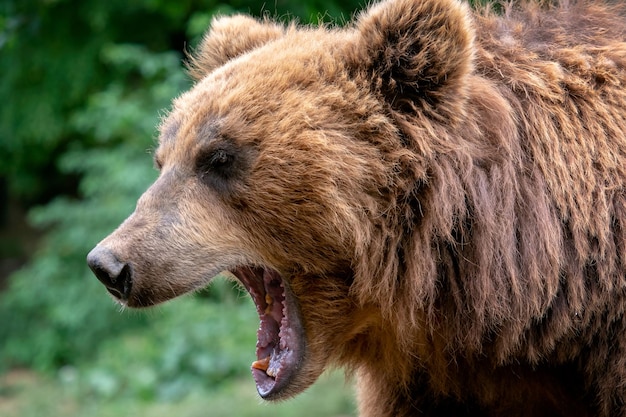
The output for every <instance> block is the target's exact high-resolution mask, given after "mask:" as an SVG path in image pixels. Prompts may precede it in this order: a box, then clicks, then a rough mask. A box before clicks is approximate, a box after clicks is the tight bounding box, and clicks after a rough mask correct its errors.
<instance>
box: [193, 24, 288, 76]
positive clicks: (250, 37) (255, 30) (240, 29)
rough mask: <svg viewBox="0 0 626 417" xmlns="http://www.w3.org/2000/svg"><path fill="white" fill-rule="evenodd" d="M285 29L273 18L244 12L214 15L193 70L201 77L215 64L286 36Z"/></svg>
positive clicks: (196, 56) (195, 74) (196, 55)
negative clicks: (255, 16)
mask: <svg viewBox="0 0 626 417" xmlns="http://www.w3.org/2000/svg"><path fill="white" fill-rule="evenodd" d="M284 33H285V29H284V27H282V26H280V25H278V24H276V23H274V22H271V21H269V20H263V21H258V20H255V19H253V18H251V17H249V16H243V15H233V16H221V17H217V18H214V19H213V21H212V22H211V27H210V29H209V30H208V31H207V32H206V34H205V35H204V38H203V39H202V41H201V42H200V45H199V46H198V48H197V50H196V51H195V53H194V54H193V55H192V56H191V57H190V58H189V62H188V68H189V74H190V75H191V77H192V78H193V79H194V80H196V81H199V80H201V79H202V78H204V77H205V76H206V75H207V74H209V73H210V72H211V71H213V70H214V69H215V68H217V67H220V66H222V65H224V64H225V63H226V62H228V61H230V60H231V59H233V58H236V57H238V56H240V55H243V54H245V53H246V52H249V51H251V50H253V49H256V48H258V47H260V46H263V45H264V44H266V43H268V42H271V41H273V40H275V39H278V38H280V37H282V36H283V35H284Z"/></svg>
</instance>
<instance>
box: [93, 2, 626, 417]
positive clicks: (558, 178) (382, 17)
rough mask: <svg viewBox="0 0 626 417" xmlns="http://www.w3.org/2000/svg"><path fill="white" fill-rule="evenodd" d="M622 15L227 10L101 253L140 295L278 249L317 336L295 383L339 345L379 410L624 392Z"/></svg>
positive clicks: (363, 409) (578, 412) (616, 402)
mask: <svg viewBox="0 0 626 417" xmlns="http://www.w3.org/2000/svg"><path fill="white" fill-rule="evenodd" d="M624 22H625V20H624V17H623V13H622V11H621V9H618V8H617V7H616V6H607V5H603V4H599V3H585V2H579V3H574V2H571V3H565V2H564V3H563V4H560V5H558V6H545V7H540V6H539V5H537V4H535V3H524V4H523V5H512V6H508V7H505V10H504V13H503V15H502V16H500V15H497V14H495V13H492V12H490V11H489V10H483V11H480V12H471V11H470V10H469V8H468V7H467V6H466V5H464V4H461V3H459V2H457V1H456V0H389V1H386V2H384V3H380V4H378V5H374V6H373V7H371V8H370V9H369V10H367V11H365V12H363V13H362V14H361V15H360V16H359V17H358V18H357V19H356V21H355V23H354V24H353V25H350V26H348V27H347V28H344V29H338V28H333V29H329V28H301V27H296V26H293V25H292V26H288V27H282V26H279V25H277V24H275V23H272V22H266V21H265V22H257V21H255V20H253V19H250V18H246V17H243V16H237V17H224V18H220V19H218V20H216V21H215V22H214V24H213V28H212V30H211V31H209V32H208V33H207V36H206V38H205V39H204V41H203V43H202V45H201V47H200V48H199V51H198V53H197V55H196V56H195V58H194V60H193V64H192V67H193V68H192V74H193V75H194V76H195V78H196V80H197V84H196V86H195V87H194V88H193V89H192V90H191V91H190V92H188V93H186V94H184V95H182V96H181V97H180V98H178V99H177V100H176V101H175V103H174V108H173V110H172V112H171V114H170V115H169V116H168V117H167V119H166V120H165V121H164V122H163V125H162V127H161V139H160V146H159V149H158V151H157V153H156V161H157V164H158V166H159V168H160V169H161V176H160V177H159V179H158V180H157V181H156V183H155V184H154V185H153V186H152V187H151V188H150V189H149V190H148V191H147V192H146V194H144V196H143V197H142V198H141V199H140V200H139V202H138V205H137V209H136V211H135V213H134V214H133V215H132V216H131V217H130V218H129V219H128V220H127V221H126V222H125V223H124V224H123V225H122V226H120V228H119V229H118V230H117V231H116V232H114V233H113V234H112V235H111V236H109V237H108V238H107V239H105V240H104V241H103V242H101V243H100V245H99V246H98V248H96V250H95V251H97V253H96V252H93V253H92V255H90V263H91V264H92V267H94V269H95V270H97V269H98V268H100V269H102V267H101V265H103V264H104V263H106V262H105V260H103V259H105V258H106V259H116V260H117V261H119V262H122V263H123V264H120V265H119V268H118V269H121V270H122V271H124V269H122V268H127V273H128V274H130V272H128V271H132V288H130V281H129V284H128V285H129V288H126V287H124V288H121V287H120V288H119V291H118V293H119V294H117V295H120V294H122V293H123V294H124V296H123V297H122V298H123V299H124V300H125V302H127V303H128V305H130V306H147V305H152V304H155V303H158V302H161V301H165V300H167V299H170V298H172V297H174V296H177V295H179V294H182V293H185V292H188V291H191V290H193V289H195V288H198V287H200V286H202V285H204V284H205V283H206V282H207V280H208V278H209V277H210V276H213V275H215V274H216V273H217V272H219V271H220V270H223V269H231V270H232V268H234V267H238V266H241V265H255V266H263V267H268V268H272V269H273V270H276V271H278V272H279V273H280V275H281V276H282V277H283V279H284V280H285V286H286V287H287V288H288V290H289V291H290V292H291V293H292V294H293V296H294V297H295V299H296V300H297V305H298V306H299V311H300V315H301V317H302V322H303V327H304V332H305V339H306V354H305V358H304V360H303V362H302V364H300V368H299V371H298V374H297V375H296V376H295V377H294V379H293V381H291V384H290V385H289V387H288V388H286V389H285V390H284V392H283V393H282V394H281V395H280V397H285V396H289V395H293V394H295V393H297V392H300V391H301V390H303V389H304V388H306V387H307V386H308V385H310V384H311V383H312V382H313V381H314V380H315V379H316V378H317V376H318V375H319V374H320V373H321V372H322V371H323V370H324V369H325V368H326V367H327V366H330V365H340V366H344V367H346V368H347V369H349V370H351V371H354V373H355V374H356V375H357V378H358V387H359V409H360V413H361V415H363V416H370V417H374V416H389V417H391V416H394V417H402V416H503V415H506V416H601V417H609V416H611V417H615V416H626V319H624V310H625V308H626V265H625V264H624V261H623V259H622V258H623V254H624V253H625V249H626V248H625V245H626V226H625V225H624V224H623V223H625V222H626V193H625V189H624V186H625V182H626V172H625V171H626V133H625V132H626V90H625V89H624V86H625V85H626V70H625V65H626V43H624V39H625V33H624V30H625V29H626V24H625V23H624ZM114 272H115V273H116V274H117V272H119V271H114ZM120 276H121V275H120ZM101 279H102V278H101ZM114 284H115V280H113V285H114ZM110 285H111V284H109V286H110ZM114 291H115V290H114Z"/></svg>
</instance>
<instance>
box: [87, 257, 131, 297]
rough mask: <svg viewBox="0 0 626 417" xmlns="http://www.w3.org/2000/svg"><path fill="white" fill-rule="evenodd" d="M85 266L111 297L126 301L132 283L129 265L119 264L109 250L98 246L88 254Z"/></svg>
mask: <svg viewBox="0 0 626 417" xmlns="http://www.w3.org/2000/svg"><path fill="white" fill-rule="evenodd" d="M87 264H88V265H89V268H91V270H92V271H93V273H94V274H95V275H96V277H97V278H98V280H100V282H102V283H103V284H104V286H105V287H106V289H107V290H108V291H109V293H111V295H113V296H114V297H115V298H116V299H118V300H119V301H121V302H125V301H127V300H128V296H129V294H130V290H131V288H132V283H133V278H132V271H131V268H130V265H129V264H127V263H125V262H121V261H120V260H119V259H118V258H117V257H116V256H115V254H114V253H113V252H112V251H111V250H110V249H108V248H104V247H102V246H100V245H98V246H96V247H95V248H94V249H92V250H91V252H89V254H88V255H87Z"/></svg>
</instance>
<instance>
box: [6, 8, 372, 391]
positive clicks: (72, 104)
mask: <svg viewBox="0 0 626 417" xmlns="http://www.w3.org/2000/svg"><path fill="white" fill-rule="evenodd" d="M361 3H362V2H361V1H357V0H351V1H341V2H339V1H335V0H305V1H301V0H298V1H296V0H276V1H275V2H274V3H267V2H265V1H259V0H233V1H231V2H229V3H222V2H219V1H215V0H179V1H169V0H137V1H131V2H129V1H126V0H109V1H100V0H49V1H36V0H0V74H1V77H0V99H1V100H2V105H0V232H1V231H2V229H3V228H4V229H10V226H11V225H10V224H7V222H9V221H10V220H7V219H10V217H8V215H7V212H8V211H9V209H8V207H9V205H11V206H17V207H19V208H20V209H21V210H22V211H25V212H27V213H28V216H27V219H28V223H29V225H30V228H34V229H36V230H37V231H38V232H37V235H38V236H40V238H39V239H38V241H37V243H38V244H37V246H36V247H37V250H36V251H35V252H31V251H29V250H27V249H25V248H23V247H22V244H21V243H20V242H21V240H20V236H11V235H9V236H6V233H5V236H3V237H2V239H1V240H0V260H2V259H3V258H4V259H6V258H10V257H12V256H18V257H19V256H23V257H27V258H28V262H27V263H26V264H25V265H24V266H23V267H22V268H21V269H19V270H17V271H16V272H14V273H13V274H12V275H11V276H10V278H9V279H8V280H7V281H6V282H5V284H4V289H3V290H1V291H0V374H1V373H2V372H3V371H8V370H10V369H15V368H18V367H19V368H29V369H35V370H37V371H39V372H47V373H49V374H52V375H59V377H61V378H65V379H67V380H71V381H78V382H76V384H77V385H76V386H77V387H81V388H80V389H79V388H77V389H79V390H81V395H83V394H84V395H91V396H99V397H105V398H108V397H113V396H124V395H126V396H133V397H137V396H138V397H141V398H145V399H153V398H159V399H172V398H174V399H175V398H180V397H182V396H184V395H186V393H189V392H191V391H193V389H194V388H192V387H211V386H214V385H216V384H218V383H220V382H221V381H224V380H225V379H228V378H231V377H237V376H238V375H240V374H242V373H247V372H248V364H249V363H250V361H251V359H252V358H251V356H252V355H253V352H254V340H255V327H256V325H257V318H256V317H255V313H254V308H253V307H252V306H251V305H249V301H248V299H247V297H245V296H240V295H239V294H238V293H237V291H236V290H233V289H232V288H231V287H232V285H231V284H229V283H228V282H227V281H225V280H222V281H218V282H217V283H215V284H214V285H213V286H212V288H211V289H210V290H209V293H208V294H209V295H206V294H203V295H201V296H192V297H187V298H186V299H184V300H179V301H176V302H174V303H172V304H170V305H168V306H165V307H161V308H159V309H157V310H153V311H152V312H150V313H148V314H142V313H132V312H120V311H119V307H117V306H115V304H114V303H113V302H112V301H111V300H110V299H109V298H108V296H107V295H106V291H105V290H104V289H103V288H102V287H101V285H100V284H99V283H98V282H97V280H96V279H95V278H94V277H93V276H92V275H91V273H90V272H89V271H88V269H87V267H86V265H85V256H86V254H87V252H88V251H89V250H90V249H91V248H92V247H93V246H94V245H95V244H96V243H97V242H98V241H99V240H100V239H101V238H102V237H104V236H105V235H107V234H108V233H109V232H110V231H112V230H113V229H114V228H115V227H116V226H117V225H118V224H119V223H120V222H121V221H122V220H123V219H124V218H125V217H126V216H127V215H128V214H129V213H130V212H131V211H132V209H133V207H134V204H135V201H136V199H137V197H138V196H139V195H140V194H141V192H142V191H143V190H144V189H146V188H147V186H148V185H149V184H150V182H151V181H153V180H154V178H155V177H156V172H155V171H154V169H153V168H152V161H151V159H152V157H151V154H150V152H151V149H152V148H153V147H154V145H155V142H154V140H155V126H156V124H157V123H158V121H159V117H160V116H161V115H162V114H163V113H164V112H165V111H167V108H168V106H169V103H170V101H171V99H172V98H173V97H175V96H176V95H177V94H179V93H180V92H181V91H183V90H185V89H187V88H189V87H190V81H189V80H188V78H187V76H186V74H185V71H184V65H183V61H184V53H185V51H189V50H193V47H194V46H195V45H196V44H197V42H198V40H199V38H200V36H201V35H202V33H203V32H204V31H205V30H206V28H207V26H208V25H209V23H210V20H211V18H212V17H213V16H214V15H215V14H217V13H220V14H228V13H233V12H244V13H251V14H255V15H262V14H270V15H272V16H276V18H278V19H291V18H297V19H299V20H300V21H301V22H304V23H308V22H313V23H316V22H318V21H321V20H325V21H328V20H329V19H330V16H333V17H334V18H335V19H336V21H338V22H339V23H341V22H343V21H346V20H348V19H349V18H350V16H351V14H352V12H353V11H354V10H355V9H357V8H358V7H359V6H362V4H361ZM0 278H1V277H0ZM0 394H1V392H0Z"/></svg>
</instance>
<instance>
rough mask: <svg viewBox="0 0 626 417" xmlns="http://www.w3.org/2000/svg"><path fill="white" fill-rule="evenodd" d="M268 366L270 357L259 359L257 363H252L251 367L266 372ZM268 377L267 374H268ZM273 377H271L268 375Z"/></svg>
mask: <svg viewBox="0 0 626 417" xmlns="http://www.w3.org/2000/svg"><path fill="white" fill-rule="evenodd" d="M269 366H270V357H269V356H268V357H267V358H264V359H259V360H258V361H254V362H252V367H253V368H254V369H260V370H261V371H266V372H267V368H268V367H269ZM268 375H269V373H268ZM270 376H273V375H270Z"/></svg>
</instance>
